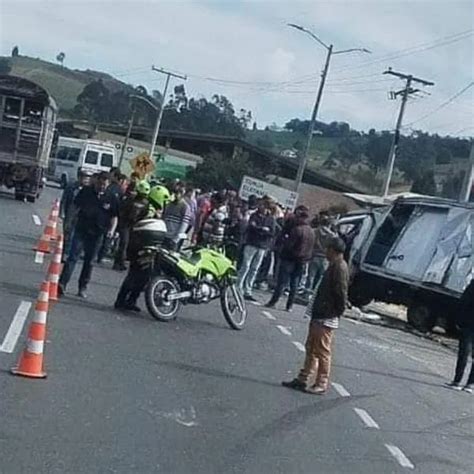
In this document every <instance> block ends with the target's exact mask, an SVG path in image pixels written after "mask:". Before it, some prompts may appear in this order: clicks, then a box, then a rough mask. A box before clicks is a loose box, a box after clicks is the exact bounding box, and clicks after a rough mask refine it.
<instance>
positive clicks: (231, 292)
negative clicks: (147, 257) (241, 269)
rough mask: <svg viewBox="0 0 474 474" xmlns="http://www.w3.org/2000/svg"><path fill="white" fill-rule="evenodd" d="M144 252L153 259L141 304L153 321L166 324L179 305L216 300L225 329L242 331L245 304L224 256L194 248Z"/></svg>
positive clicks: (231, 265) (162, 246) (175, 315)
mask: <svg viewBox="0 0 474 474" xmlns="http://www.w3.org/2000/svg"><path fill="white" fill-rule="evenodd" d="M148 249H149V250H152V251H153V254H154V258H153V265H152V276H151V279H150V281H149V283H148V285H147V287H146V289H145V301H146V306H147V309H148V311H149V313H150V314H151V315H152V316H153V317H154V318H156V319H158V320H160V321H170V320H173V319H175V318H176V317H177V314H178V311H179V309H180V307H181V305H186V304H202V303H209V302H210V301H212V300H215V299H220V305H221V309H222V312H223V313H224V317H225V319H226V321H227V323H228V324H229V326H230V327H231V328H232V329H236V330H239V329H243V327H244V325H245V321H246V319H247V309H246V306H245V300H244V298H243V296H242V294H241V291H240V289H239V288H238V285H237V271H236V268H235V266H234V264H233V262H232V261H231V260H230V259H228V258H227V257H226V256H225V255H224V253H222V252H220V251H217V250H213V249H210V248H197V247H196V248H192V249H189V250H188V251H174V250H171V249H168V248H166V246H165V245H159V246H154V247H148Z"/></svg>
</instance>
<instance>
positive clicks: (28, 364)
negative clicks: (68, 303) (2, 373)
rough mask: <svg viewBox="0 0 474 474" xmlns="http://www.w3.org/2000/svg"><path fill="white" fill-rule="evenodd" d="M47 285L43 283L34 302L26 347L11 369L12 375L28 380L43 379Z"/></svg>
mask: <svg viewBox="0 0 474 474" xmlns="http://www.w3.org/2000/svg"><path fill="white" fill-rule="evenodd" d="M48 300H49V283H48V282H47V281H44V282H43V283H42V284H41V290H40V293H39V295H38V299H37V300H36V305H35V315H34V317H33V321H32V322H31V324H30V327H29V329H28V340H27V341H26V347H25V349H24V350H23V352H22V353H21V356H20V359H19V360H18V365H17V366H16V367H14V368H12V369H11V373H12V374H13V375H21V376H23V377H30V378H45V377H46V372H45V371H44V370H43V351H44V341H45V340H46V317H47V315H48Z"/></svg>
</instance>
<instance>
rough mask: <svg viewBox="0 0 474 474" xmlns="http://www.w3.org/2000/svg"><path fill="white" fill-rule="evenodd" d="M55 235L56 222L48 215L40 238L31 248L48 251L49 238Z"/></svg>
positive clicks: (53, 237)
mask: <svg viewBox="0 0 474 474" xmlns="http://www.w3.org/2000/svg"><path fill="white" fill-rule="evenodd" d="M55 237H56V222H55V220H54V219H53V218H52V216H51V215H50V216H49V218H48V223H47V224H46V227H45V229H44V232H43V235H42V236H41V238H40V241H39V243H38V245H37V247H35V248H34V249H33V250H36V251H37V252H43V253H50V252H51V248H50V246H49V244H50V242H51V240H54V239H55Z"/></svg>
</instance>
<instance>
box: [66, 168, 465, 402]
mask: <svg viewBox="0 0 474 474" xmlns="http://www.w3.org/2000/svg"><path fill="white" fill-rule="evenodd" d="M60 213H61V217H62V219H63V229H64V239H65V246H64V267H63V270H62V273H61V276H60V279H59V294H60V296H62V295H64V293H65V292H66V290H67V285H68V283H69V281H70V279H71V277H72V274H73V272H74V269H75V266H76V263H77V262H78V260H79V259H80V258H81V257H82V259H83V264H82V270H81V272H80V276H79V287H78V296H80V297H82V298H86V297H87V286H88V284H89V281H90V279H91V274H92V270H93V265H94V262H100V261H101V260H103V258H104V257H105V256H106V255H108V254H110V253H111V252H110V250H111V249H114V250H113V259H114V263H113V268H114V269H115V270H117V271H124V270H126V269H127V263H126V262H127V261H128V262H129V267H128V274H127V276H126V278H125V280H124V281H123V283H122V286H121V288H120V290H119V292H118V295H117V299H116V301H115V308H116V309H118V310H130V311H136V312H138V311H140V308H139V307H138V305H137V301H138V298H139V296H140V293H141V292H142V291H143V289H144V288H145V286H146V284H147V279H148V273H147V272H146V271H144V270H143V268H142V267H141V265H140V259H139V257H138V255H139V249H137V248H136V245H134V242H133V239H132V240H131V239H130V237H131V235H132V234H133V233H132V229H133V228H135V227H136V226H138V225H139V224H140V222H144V220H148V219H162V220H163V221H164V222H165V224H166V229H167V236H166V237H167V238H166V245H168V246H170V247H171V248H173V249H175V250H179V249H180V248H181V246H182V244H183V242H185V241H189V242H191V243H192V244H195V245H198V246H210V247H213V248H216V249H219V250H222V251H224V252H225V254H226V255H227V256H228V257H229V258H230V259H232V260H233V261H234V262H235V263H236V267H237V269H238V286H239V288H240V290H241V292H242V294H243V296H244V298H245V299H246V300H247V301H249V302H256V301H257V300H256V298H255V297H254V295H253V292H254V290H255V288H260V289H261V288H265V289H268V290H271V291H272V295H271V297H270V298H269V300H268V301H267V303H266V305H265V306H266V307H268V308H275V307H276V305H277V304H278V302H279V300H280V299H281V298H282V296H283V295H284V294H287V295H288V297H287V301H286V305H285V309H286V311H292V309H293V305H294V304H295V299H296V297H297V294H301V295H303V296H305V297H306V298H307V300H308V305H307V309H306V315H307V316H308V317H309V318H310V325H309V329H308V335H307V340H306V356H305V361H304V365H303V368H302V369H301V370H300V372H299V374H298V376H297V377H296V378H295V379H293V380H291V381H289V382H286V381H285V382H283V385H284V386H285V387H289V388H292V389H296V390H302V391H305V392H309V393H313V394H318V395H321V394H324V393H326V391H327V389H328V384H329V376H330V367H331V347H332V339H333V332H334V330H336V329H337V328H338V326H339V318H340V317H341V316H342V314H343V312H344V310H345V308H346V306H347V304H348V287H349V269H348V264H347V262H346V259H347V250H348V246H347V245H346V244H347V243H350V238H351V237H350V235H349V237H348V235H347V234H346V235H339V234H338V232H337V230H336V228H335V226H334V223H333V219H332V217H331V216H330V215H329V213H327V212H320V213H319V214H317V215H315V216H314V215H313V216H311V214H310V210H309V209H308V207H306V206H304V205H299V206H297V207H296V208H295V209H294V210H293V211H290V210H288V209H284V208H283V207H282V206H281V205H279V203H278V202H276V201H275V200H273V199H272V198H271V197H269V196H264V197H261V198H258V197H257V196H249V198H248V199H247V200H242V199H240V198H239V196H238V194H237V192H236V191H234V190H220V191H214V192H210V191H209V190H198V189H194V188H193V187H192V186H190V185H186V184H184V183H182V182H179V181H167V182H163V181H162V182H155V181H152V180H151V181H148V180H144V179H140V177H139V176H138V175H137V174H136V173H132V175H131V176H130V178H129V179H128V178H127V177H126V176H125V175H123V174H121V173H120V171H119V170H112V171H111V173H99V174H95V175H90V174H88V173H87V172H85V171H80V172H79V175H78V179H77V181H76V182H74V183H72V184H71V185H69V186H68V187H67V188H66V189H65V190H64V193H63V197H62V200H61V211H60ZM470 288H471V296H470V297H469V298H470V299H469V301H470V304H471V306H469V309H468V310H467V311H465V313H466V314H467V313H471V311H472V282H471V285H470ZM463 314H464V313H463ZM466 318H467V319H468V320H469V321H471V323H470V324H471V326H469V325H468V328H467V329H466V331H465V332H466V334H467V335H466V337H465V338H464V339H462V340H461V342H462V344H461V345H460V353H459V361H458V367H457V371H456V378H455V380H454V381H453V382H452V383H451V384H450V386H451V387H453V388H459V387H461V388H462V386H461V385H460V379H461V377H462V373H463V372H464V369H465V366H466V363H467V357H468V355H467V354H468V353H469V351H472V344H473V333H472V314H471V315H470V316H469V317H467V316H466ZM465 326H466V325H465ZM473 377H474V369H472V370H471V374H470V377H469V381H468V384H467V386H466V387H468V388H469V390H471V391H472V383H473ZM313 379H315V383H312V382H310V381H312V380H313Z"/></svg>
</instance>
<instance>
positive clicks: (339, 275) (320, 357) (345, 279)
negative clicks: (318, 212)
mask: <svg viewBox="0 0 474 474" xmlns="http://www.w3.org/2000/svg"><path fill="white" fill-rule="evenodd" d="M344 251H345V245H344V242H343V241H342V240H341V239H340V238H339V237H333V238H332V239H331V240H329V241H328V242H327V246H326V256H327V259H328V261H329V267H328V269H327V270H326V272H325V273H324V276H323V279H322V281H321V284H320V285H319V288H318V290H317V293H316V294H315V297H313V298H312V300H311V301H310V303H309V305H308V308H307V310H306V313H307V314H308V315H309V316H310V317H311V322H310V324H309V330H308V336H307V338H306V358H305V361H304V365H303V368H302V369H301V370H300V373H299V374H298V377H297V378H295V379H293V380H291V381H290V382H282V385H283V386H284V387H288V388H293V389H295V390H301V391H304V392H308V393H312V394H315V395H324V394H325V393H326V391H327V389H328V385H329V375H330V371H331V350H332V339H333V333H334V330H335V329H337V328H338V327H339V318H340V317H341V316H342V314H343V313H344V310H345V308H346V305H347V291H348V286H349V270H348V267H347V263H346V262H345V261H344ZM314 375H316V382H315V384H314V385H311V386H309V387H308V384H309V383H310V381H311V379H312V378H313V376H314Z"/></svg>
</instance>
